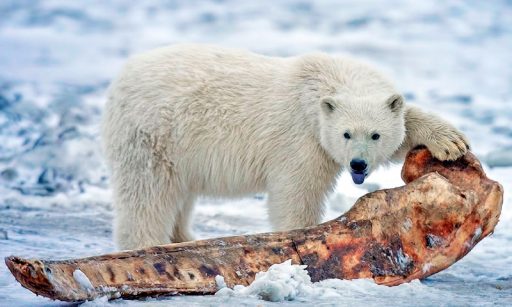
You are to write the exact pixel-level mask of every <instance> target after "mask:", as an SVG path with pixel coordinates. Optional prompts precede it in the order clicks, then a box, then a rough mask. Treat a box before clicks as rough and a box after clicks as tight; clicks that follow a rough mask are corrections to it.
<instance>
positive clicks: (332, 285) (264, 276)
mask: <svg viewBox="0 0 512 307" xmlns="http://www.w3.org/2000/svg"><path fill="white" fill-rule="evenodd" d="M215 281H216V282H217V285H218V286H219V288H220V289H219V291H217V293H215V295H216V296H225V297H248V298H259V299H262V300H265V301H271V302H280V301H304V302H305V301H311V300H315V299H329V298H346V297H347V295H349V294H350V295H351V296H356V297H357V296H360V295H361V296H362V295H374V296H379V295H384V296H387V295H390V294H391V295H392V294H393V293H395V294H398V293H401V294H405V293H407V292H409V291H411V288H413V289H415V290H416V291H418V290H419V291H420V292H423V293H424V294H427V293H431V294H432V295H436V294H435V292H436V291H435V289H430V287H428V286H425V285H423V284H421V283H420V281H418V280H415V281H413V282H411V283H409V284H404V285H400V286H397V287H393V288H390V287H387V286H381V285H377V284H375V283H374V282H373V281H372V280H370V279H356V280H340V279H326V280H323V281H320V282H315V283H314V282H311V277H310V276H309V275H308V272H307V271H306V265H294V264H292V262H291V260H287V261H285V262H283V263H280V264H274V265H272V266H271V267H270V268H269V269H268V271H266V272H260V273H258V274H256V279H255V280H254V281H253V282H252V283H251V284H250V285H249V286H247V287H246V286H242V285H236V286H234V287H233V288H232V289H230V288H228V287H227V286H226V283H225V282H224V278H223V277H222V276H219V275H218V276H217V277H216V278H215ZM432 290H434V291H433V292H432Z"/></svg>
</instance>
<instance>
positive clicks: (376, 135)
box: [372, 133, 380, 141]
mask: <svg viewBox="0 0 512 307" xmlns="http://www.w3.org/2000/svg"><path fill="white" fill-rule="evenodd" d="M378 139H380V134H378V133H374V134H372V140H374V141H376V140H378Z"/></svg>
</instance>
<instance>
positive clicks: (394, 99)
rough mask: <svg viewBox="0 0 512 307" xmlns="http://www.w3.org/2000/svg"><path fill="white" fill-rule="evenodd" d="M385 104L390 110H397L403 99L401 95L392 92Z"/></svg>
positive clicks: (400, 106) (402, 104)
mask: <svg viewBox="0 0 512 307" xmlns="http://www.w3.org/2000/svg"><path fill="white" fill-rule="evenodd" d="M386 105H387V106H388V108H390V109H391V112H398V111H400V110H401V109H402V108H403V106H404V99H403V98H402V96H400V95H398V94H394V95H391V97H389V98H388V100H386Z"/></svg>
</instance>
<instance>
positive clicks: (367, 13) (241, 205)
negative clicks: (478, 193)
mask: <svg viewBox="0 0 512 307" xmlns="http://www.w3.org/2000/svg"><path fill="white" fill-rule="evenodd" d="M372 2H374V1H367V0H363V1H355V0H353V1H291V0H290V1H289V0H285V1H270V0H269V1H236V0H233V1H230V0H216V1H185V0H181V1H180V0H175V1H161V2H158V3H157V2H156V1H150V0H147V1H146V0H139V1H120V0H115V1H103V0H88V1H85V0H81V1H78V0H76V1H66V0H44V1H42V0H41V1H37V0H3V1H0V256H1V257H2V258H3V257H5V256H7V255H11V254H15V255H20V256H25V257H44V258H66V257H81V256H88V255H95V254H99V253H105V252H110V251H113V250H114V247H113V244H112V240H111V229H110V224H111V219H112V212H111V209H112V208H111V204H110V192H109V190H108V181H109V179H108V174H107V172H106V169H105V165H104V162H103V159H102V156H101V152H100V149H99V136H98V130H99V129H98V126H99V120H100V115H101V110H102V106H103V103H104V100H105V89H106V87H107V85H108V83H109V80H111V78H112V77H113V76H114V75H115V74H116V72H117V71H118V70H119V69H120V67H121V65H122V63H123V62H124V61H125V60H126V58H127V57H128V56H129V55H131V54H134V53H136V52H139V51H142V50H147V49H150V48H153V47H157V46H162V45H166V44H170V43H175V42H207V43H214V44H220V45H223V46H234V47H242V48H246V49H250V50H253V51H256V52H260V53H264V54H268V55H294V54H299V53H304V52H307V51H313V50H323V51H326V52H330V53H333V54H334V53H350V54H353V55H356V56H358V57H361V58H363V59H365V60H367V61H369V62H371V63H374V64H375V65H377V66H378V67H380V69H381V70H383V71H385V72H386V73H388V74H389V75H390V76H391V78H393V79H394V80H395V81H396V84H397V86H398V87H399V88H400V89H401V90H402V91H403V93H404V94H405V96H406V98H407V99H408V102H409V103H412V104H418V105H421V106H422V107H424V108H426V109H428V110H431V111H433V112H436V113H438V114H440V115H441V116H443V117H445V118H447V119H448V120H450V121H452V122H453V123H454V124H455V125H456V126H457V127H458V128H460V129H462V130H463V131H464V132H465V133H466V134H467V135H468V137H469V138H470V140H471V141H472V145H473V149H474V151H475V152H476V154H477V155H478V156H479V157H480V158H481V159H482V161H485V162H486V169H487V171H488V174H489V176H490V177H491V178H493V179H496V180H498V181H500V182H501V183H502V184H503V185H504V187H505V203H504V206H503V214H502V217H501V222H500V223H499V225H498V226H497V228H496V231H495V233H494V234H493V235H492V236H490V237H489V238H487V239H485V240H483V241H482V242H481V243H480V244H478V246H476V247H475V249H474V250H473V251H472V252H471V253H470V254H469V255H468V256H467V257H465V258H464V259H463V260H461V261H460V262H458V263H456V264H455V265H454V266H452V267H450V268H449V269H447V270H445V271H443V272H441V273H439V274H437V275H434V276H432V277H430V278H427V279H426V280H423V281H421V282H419V281H416V282H413V283H410V284H407V285H401V286H399V287H395V288H387V287H383V286H376V285H374V284H372V283H371V282H369V281H366V280H362V281H353V282H347V281H328V282H323V283H321V284H315V285H310V284H308V283H307V282H306V284H304V282H305V281H304V280H306V281H307V278H306V279H304V278H305V277H304V276H303V274H302V273H301V272H300V268H297V267H291V266H289V265H288V267H287V265H286V264H284V265H282V266H281V267H279V268H277V269H276V270H278V269H281V270H282V274H285V275H284V277H283V276H281V275H280V276H281V277H280V278H284V280H285V281H282V282H284V283H285V284H287V285H288V286H290V285H295V286H294V287H292V289H291V290H290V291H291V293H294V295H291V296H288V299H293V300H292V301H284V302H281V304H290V303H303V304H307V305H312V304H315V305H317V304H325V305H338V304H339V305H363V304H364V305H382V304H385V305H397V306H400V305H403V306H405V305H436V306H437V305H473V304H474V305H494V304H501V305H507V304H508V305H511V304H512V197H511V196H510V194H509V193H508V192H509V191H510V190H511V188H512V176H511V171H512V56H511V54H512V3H511V2H510V1H477V0H475V1H398V0H396V1H395V0H394V1H379V2H378V3H372ZM375 2H376V1H375ZM491 166H492V168H491ZM399 172H400V166H393V167H390V168H388V169H383V170H380V171H378V172H377V173H375V174H374V175H372V176H371V177H370V178H369V179H368V180H367V183H366V184H365V185H364V186H363V187H362V188H361V187H356V186H354V185H353V183H351V180H350V178H349V177H348V176H346V175H343V176H342V177H341V179H340V184H339V188H338V189H337V192H336V193H335V194H334V195H332V197H331V199H330V201H329V211H328V214H327V216H326V217H325V219H329V218H333V217H335V216H338V215H340V214H341V213H343V212H344V211H345V210H346V209H347V208H349V207H350V205H351V204H352V203H353V202H354V201H355V199H357V197H359V196H361V195H362V194H364V193H366V192H368V191H371V190H374V189H376V188H385V187H393V186H397V185H400V184H401V181H400V177H399ZM264 204H265V195H255V196H254V197H250V198H246V199H242V200H223V201H220V200H208V199H202V200H201V201H200V203H199V204H198V208H199V209H200V210H198V212H197V213H196V215H195V222H194V230H195V233H196V235H197V237H198V238H210V237H218V236H226V235H233V234H245V233H256V232H264V231H269V230H270V227H269V224H268V222H267V220H266V216H265V214H266V212H265V206H264ZM286 274H288V275H286ZM265 278H270V277H268V276H267V277H265ZM301 280H302V283H301ZM254 288H256V289H252V290H245V291H242V290H241V289H239V291H238V292H237V291H235V292H236V293H234V292H233V293H231V294H229V293H228V294H226V293H224V294H225V295H217V296H185V297H170V298H165V299H158V300H156V299H148V300H146V301H138V302H133V301H131V302H129V301H123V300H118V301H113V302H112V304H141V303H144V304H150V305H152V306H153V305H154V306H164V305H168V304H170V303H176V304H183V305H188V306H191V305H218V304H221V303H222V304H232V305H272V304H275V303H271V302H267V301H262V300H259V299H258V297H257V295H256V296H255V295H254V294H255V293H256V294H257V293H258V290H257V286H254ZM224 292H229V291H228V290H224ZM251 294H252V295H251ZM58 304H59V303H58V302H52V301H50V300H48V299H45V298H41V297H36V296H35V295H33V294H32V293H31V292H29V291H28V290H25V289H24V288H22V287H21V286H20V285H19V284H17V283H16V282H15V280H14V278H13V277H12V276H11V275H10V274H9V273H8V270H7V268H6V267H5V265H4V264H3V263H0V306H18V305H27V306H29V305H30V306H32V305H58ZM88 304H89V305H103V304H107V302H106V301H104V300H97V301H94V302H92V303H88Z"/></svg>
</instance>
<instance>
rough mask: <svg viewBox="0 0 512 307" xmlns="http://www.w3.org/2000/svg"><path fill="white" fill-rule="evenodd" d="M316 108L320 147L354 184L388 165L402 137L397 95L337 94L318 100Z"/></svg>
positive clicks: (401, 103) (400, 103)
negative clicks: (379, 167)
mask: <svg viewBox="0 0 512 307" xmlns="http://www.w3.org/2000/svg"><path fill="white" fill-rule="evenodd" d="M320 108H321V112H320V120H319V122H320V125H319V129H320V133H319V134H320V142H321V145H322V147H323V148H324V149H325V150H326V151H327V153H328V154H329V155H330V156H331V157H332V158H333V159H334V160H335V161H336V162H337V163H339V164H340V165H341V166H342V167H344V168H346V169H347V170H349V171H350V174H351V175H352V180H353V181H354V183H356V184H361V183H363V182H364V180H365V178H366V177H367V176H368V175H369V174H370V173H371V172H372V171H373V170H375V169H376V168H377V167H378V166H379V165H381V164H385V163H386V162H388V161H389V160H390V158H391V156H392V155H393V154H394V153H395V152H396V151H397V149H398V148H399V146H400V145H401V143H402V141H403V139H404V137H405V123H404V101H403V98H402V96H400V95H398V94H376V95H364V96H355V97H354V95H343V94H338V95H336V96H329V97H324V98H322V99H321V101H320Z"/></svg>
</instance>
